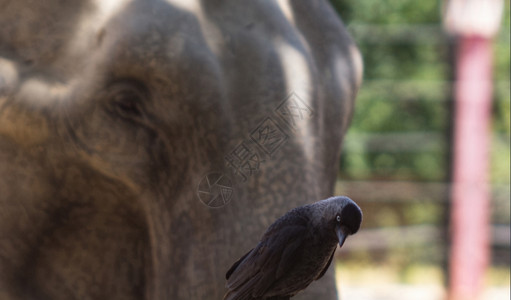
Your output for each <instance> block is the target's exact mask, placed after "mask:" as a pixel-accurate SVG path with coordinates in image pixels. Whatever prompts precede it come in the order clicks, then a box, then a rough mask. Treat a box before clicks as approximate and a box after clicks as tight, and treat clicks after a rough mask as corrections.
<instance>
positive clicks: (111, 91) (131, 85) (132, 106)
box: [106, 80, 147, 119]
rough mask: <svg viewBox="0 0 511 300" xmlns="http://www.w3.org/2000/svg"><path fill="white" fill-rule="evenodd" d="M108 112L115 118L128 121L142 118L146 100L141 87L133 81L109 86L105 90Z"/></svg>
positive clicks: (145, 93) (144, 92) (124, 81)
mask: <svg viewBox="0 0 511 300" xmlns="http://www.w3.org/2000/svg"><path fill="white" fill-rule="evenodd" d="M106 97H107V99H106V100H107V102H108V111H109V112H110V113H112V114H114V115H115V116H118V117H122V118H129V119H138V118H141V117H143V115H144V110H143V104H144V102H145V101H146V98H147V92H146V89H145V88H143V85H142V84H140V83H139V82H137V81H133V80H123V81H120V82H116V83H114V84H111V85H110V86H109V87H108V89H107V95H106Z"/></svg>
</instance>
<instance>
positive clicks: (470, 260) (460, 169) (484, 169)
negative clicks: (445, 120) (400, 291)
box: [449, 36, 492, 300]
mask: <svg viewBox="0 0 511 300" xmlns="http://www.w3.org/2000/svg"><path fill="white" fill-rule="evenodd" d="M457 60H458V61H457V69H456V77H457V79H456V84H455V90H456V96H455V97H456V105H455V122H454V126H455V133H454V166H453V167H454V168H453V170H454V174H453V177H454V178H453V190H452V201H453V202H452V215H451V218H452V221H451V222H452V223H451V230H452V247H451V260H450V273H451V274H450V276H451V280H450V284H451V286H450V291H449V299H451V300H468V299H478V298H479V297H480V294H481V292H482V290H483V283H484V282H483V281H484V274H485V270H486V267H487V265H488V260H489V229H490V228H489V226H490V225H489V204H490V198H489V186H488V161H489V154H488V149H489V133H490V131H489V123H490V117H491V115H490V113H491V97H492V82H491V78H492V76H491V65H492V63H491V62H492V48H491V41H490V40H489V39H488V38H484V37H480V36H461V37H459V44H458V51H457Z"/></svg>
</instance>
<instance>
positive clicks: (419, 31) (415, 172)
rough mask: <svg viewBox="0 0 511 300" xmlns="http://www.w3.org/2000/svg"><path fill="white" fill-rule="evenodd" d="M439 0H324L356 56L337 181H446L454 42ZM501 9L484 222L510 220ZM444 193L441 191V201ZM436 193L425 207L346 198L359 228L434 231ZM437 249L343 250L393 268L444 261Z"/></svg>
mask: <svg viewBox="0 0 511 300" xmlns="http://www.w3.org/2000/svg"><path fill="white" fill-rule="evenodd" d="M442 2H443V1H416V0H363V1H360V0H331V3H332V4H333V6H334V8H335V9H337V11H338V12H339V14H340V16H341V18H342V19H343V21H344V23H345V24H346V26H347V28H348V30H349V31H350V32H351V34H352V36H353V38H354V40H355V41H356V42H357V44H358V46H359V48H360V51H361V52H362V56H363V58H364V83H363V85H362V88H361V90H360V91H359V95H358V97H357V102H356V106H355V113H354V116H353V120H352V124H351V127H350V129H349V131H348V134H347V136H346V137H345V141H344V148H343V151H342V156H341V165H340V169H341V172H340V180H342V181H345V182H347V181H350V180H360V181H415V182H439V183H444V184H445V186H446V187H447V186H448V184H449V181H450V178H449V176H450V171H449V170H450V168H451V164H452V161H450V158H451V157H450V152H451V144H452V142H451V141H452V136H451V130H452V120H451V109H452V106H453V105H452V104H453V85H452V82H453V78H454V74H453V68H454V61H453V56H452V54H453V53H454V46H455V45H454V44H452V42H454V40H453V39H450V38H449V37H448V36H447V35H446V34H445V33H444V31H443V27H442V24H441V19H442V15H441V10H442ZM509 15H510V14H509V2H508V1H505V12H504V18H503V22H502V24H503V26H502V29H501V32H500V33H499V35H498V36H497V37H496V39H495V42H494V83H495V84H494V101H493V111H492V112H493V117H492V133H491V135H490V138H491V150H490V155H491V165H490V167H491V168H490V175H491V180H492V183H493V184H494V185H493V186H492V187H493V193H494V195H496V196H495V198H494V202H493V203H492V204H493V205H492V206H493V218H494V219H493V220H494V222H500V223H505V222H509V218H510V216H509V188H507V189H505V188H503V187H505V186H507V187H509V182H510V169H509V167H510V127H511V126H510V82H509V79H510V77H509V76H510V55H509V52H510V45H509V40H510V38H509V36H510V16H509ZM446 190H448V189H446ZM496 191H497V192H496ZM341 192H342V191H341ZM363 194H364V193H360V194H359V195H363ZM367 194H371V193H367ZM372 194H374V191H372ZM369 197H370V196H369ZM448 197H449V195H448V193H446V195H445V199H447V198H448ZM378 199H380V198H378ZM445 199H434V200H436V201H432V202H428V203H426V202H423V201H422V202H418V201H417V199H409V200H410V201H409V202H407V201H403V200H401V202H396V201H393V199H386V200H387V201H371V199H356V200H357V201H359V202H360V203H361V206H362V207H363V210H364V228H385V227H392V226H408V225H417V224H427V225H428V226H435V227H436V228H442V227H444V226H445V223H444V222H445V220H446V216H445V215H444V213H445V212H446V211H445V208H446V206H445V202H443V200H445ZM499 199H500V200H499ZM444 228H445V227H444ZM445 245H446V242H445V241H441V240H438V244H434V245H433V244H431V245H428V246H427V247H424V246H421V247H414V246H410V247H406V248H397V249H394V248H393V249H390V250H389V251H388V252H385V251H384V250H381V251H380V250H378V251H375V252H371V253H370V254H368V253H365V252H364V251H357V253H353V254H350V255H358V256H364V255H365V256H364V257H365V260H376V261H378V260H386V261H387V262H389V263H390V264H392V265H399V266H406V265H412V264H413V263H416V262H418V261H421V262H424V263H426V264H429V263H439V262H440V261H441V260H443V259H445V252H444V251H445V248H444V246H445ZM507 253H509V252H507ZM507 256H509V254H507ZM435 257H436V258H435ZM405 271H406V269H405Z"/></svg>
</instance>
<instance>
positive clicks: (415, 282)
mask: <svg viewBox="0 0 511 300" xmlns="http://www.w3.org/2000/svg"><path fill="white" fill-rule="evenodd" d="M336 276H337V288H338V291H339V298H340V299H342V300H401V299H403V300H405V299H406V300H410V299H413V300H445V299H446V297H445V296H446V291H445V288H444V287H443V276H444V275H443V273H442V270H441V268H440V267H438V266H428V265H416V266H411V267H408V268H407V269H406V270H398V269H397V268H394V267H392V266H385V265H375V266H371V265H360V264H357V263H352V262H348V263H337V264H336ZM486 281H487V284H486V286H487V288H486V290H485V292H484V296H483V298H482V299H481V300H509V299H510V270H509V269H508V268H505V267H502V268H492V269H490V270H489V271H488V274H487V276H486Z"/></svg>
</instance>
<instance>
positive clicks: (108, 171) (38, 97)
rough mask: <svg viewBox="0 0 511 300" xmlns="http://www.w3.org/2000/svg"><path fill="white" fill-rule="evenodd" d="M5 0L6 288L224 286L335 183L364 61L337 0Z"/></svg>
mask: <svg viewBox="0 0 511 300" xmlns="http://www.w3.org/2000/svg"><path fill="white" fill-rule="evenodd" d="M0 7H2V9H1V10H0V270H1V272H0V299H38V300H39V299H41V300H45V299H221V298H222V296H223V294H224V293H225V273H226V271H227V270H228V268H229V267H230V266H231V264H232V263H233V262H234V261H235V260H236V259H237V258H239V257H240V256H241V255H242V254H243V253H245V252H246V251H247V250H249V249H250V248H251V247H252V246H253V245H254V244H255V242H256V241H257V240H258V239H259V238H260V237H261V235H262V234H263V232H264V230H265V228H266V227H267V226H268V225H270V224H271V223H272V222H273V221H274V220H275V219H277V218H278V217H279V216H281V215H282V214H283V213H284V212H286V211H288V210H290V209H291V208H293V207H296V206H299V205H303V204H306V203H312V202H315V201H318V200H321V199H325V198H327V197H329V196H331V195H332V194H333V188H334V183H335V180H336V171H337V169H338V162H339V156H340V149H341V143H342V139H343V136H344V135H345V132H346V130H347V128H348V126H349V123H350V120H351V116H352V113H353V109H354V103H355V97H356V94H357V91H358V89H359V86H360V84H361V81H362V75H361V74H362V68H363V66H362V59H361V55H360V52H359V50H358V48H357V46H356V44H355V43H354V41H353V40H352V38H351V37H350V35H349V33H348V31H347V30H346V28H345V26H344V25H343V23H342V21H341V20H340V18H339V17H338V15H337V13H336V12H335V11H334V10H333V8H332V7H331V5H330V4H329V3H328V2H327V1H324V0H307V1H290V0H288V1H286V0H282V1H270V0H258V1H234V0H209V1H206V0H202V1H201V0H193V1H192V0H182V1H181V0H166V1H162V0H114V1H102V0H81V1H77V0H70V1H59V0H47V1H29V0H1V1H0ZM336 294H337V292H336V288H335V283H334V271H333V268H330V269H329V271H328V272H327V274H326V275H325V276H324V277H323V278H322V279H321V280H319V281H317V282H315V283H313V284H312V285H311V286H310V287H309V288H308V289H307V290H306V291H304V292H303V293H301V294H299V295H297V296H296V297H295V298H296V299H327V300H328V299H336Z"/></svg>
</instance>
